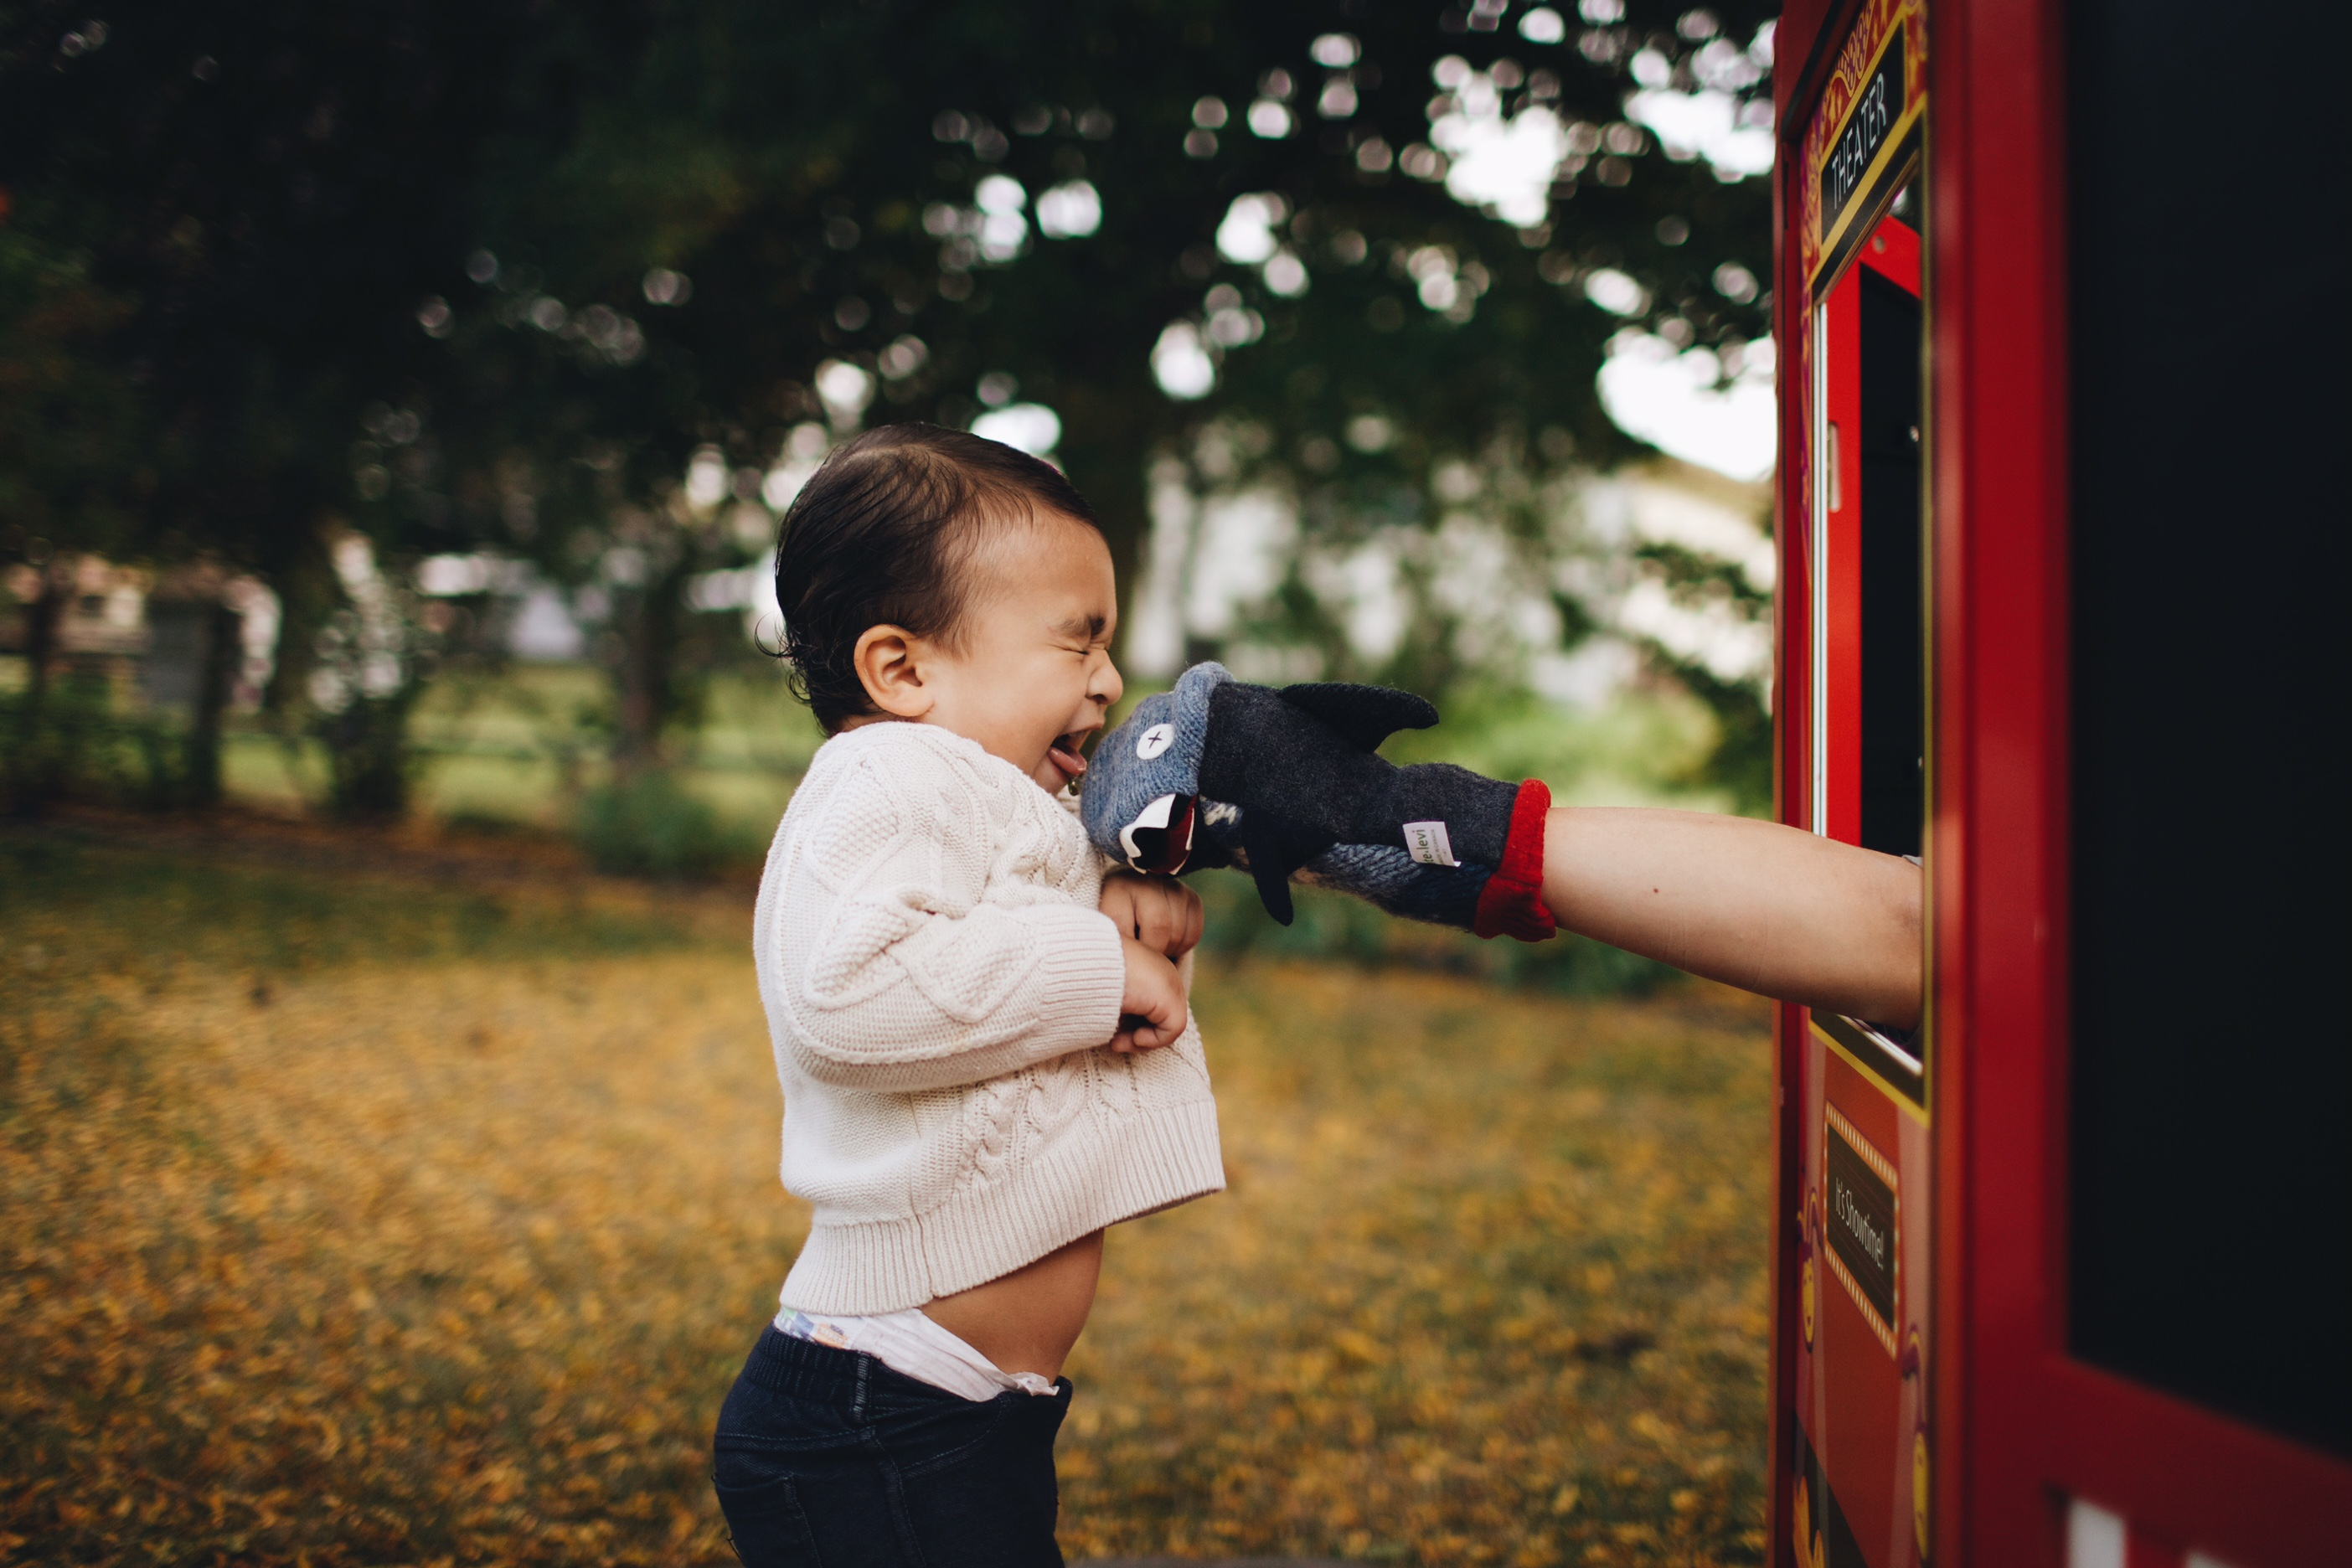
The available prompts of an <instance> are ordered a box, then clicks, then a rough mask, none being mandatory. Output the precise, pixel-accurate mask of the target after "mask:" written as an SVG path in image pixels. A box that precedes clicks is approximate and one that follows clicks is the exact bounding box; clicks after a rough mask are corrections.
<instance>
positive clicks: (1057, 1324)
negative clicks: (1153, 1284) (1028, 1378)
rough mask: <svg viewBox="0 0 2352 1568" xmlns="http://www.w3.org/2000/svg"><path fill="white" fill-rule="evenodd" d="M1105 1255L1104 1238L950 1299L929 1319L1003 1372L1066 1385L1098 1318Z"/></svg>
mask: <svg viewBox="0 0 2352 1568" xmlns="http://www.w3.org/2000/svg"><path fill="white" fill-rule="evenodd" d="M1102 1248H1103V1233H1102V1232H1100V1231H1097V1232H1095V1233H1094V1234H1093V1235H1092V1236H1082V1237H1078V1239H1077V1240H1076V1241H1074V1242H1071V1243H1070V1244H1069V1245H1068V1246H1067V1247H1061V1248H1059V1249H1058V1250H1055V1251H1053V1252H1049V1253H1047V1254H1046V1255H1045V1257H1043V1258H1039V1259H1037V1261H1036V1262H1034V1263H1031V1264H1027V1265H1025V1266H1024V1267H1023V1268H1016V1269H1014V1270H1013V1272H1012V1273H1010V1274H1007V1275H1005V1276H1004V1277H1003V1279H992V1280H990V1281H989V1282H988V1283H987V1284H985V1285H975V1286H973V1287H972V1288H971V1289H969V1290H959V1291H957V1292H956V1293H955V1294H954V1295H952V1296H942V1297H940V1299H939V1300H936V1301H933V1302H931V1303H930V1304H929V1305H928V1306H926V1307H925V1308H924V1309H923V1315H924V1316H925V1317H927V1318H929V1319H930V1320H931V1321H933V1322H935V1323H937V1324H939V1326H940V1327H941V1328H943V1329H945V1330H946V1331H948V1332H950V1333H951V1334H953V1335H955V1337H956V1338H958V1339H960V1340H961V1341H962V1342H964V1343H966V1344H968V1345H970V1346H971V1348H972V1349H974V1350H976V1351H978V1352H980V1353H981V1354H982V1355H984V1356H986V1357H987V1358H988V1359H989V1360H991V1361H992V1362H994V1363H996V1364H997V1367H998V1369H999V1370H1000V1371H1003V1372H1034V1373H1037V1374H1038V1375H1039V1376H1040V1377H1046V1378H1055V1377H1059V1376H1061V1375H1062V1363H1063V1362H1064V1360H1066V1358H1067V1357H1068V1355H1069V1353H1070V1347H1071V1346H1072V1345H1075V1344H1076V1343H1077V1342H1078V1334H1079V1332H1080V1331H1082V1330H1084V1329H1085V1328H1086V1326H1087V1313H1088V1312H1089V1311H1091V1310H1094V1304H1095V1283H1096V1281H1097V1279H1099V1278H1100V1277H1101V1275H1102Z"/></svg>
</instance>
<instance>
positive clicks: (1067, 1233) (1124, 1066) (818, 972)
mask: <svg viewBox="0 0 2352 1568" xmlns="http://www.w3.org/2000/svg"><path fill="white" fill-rule="evenodd" d="M1102 878H1103V862H1102V859H1101V858H1100V857H1099V856H1097V854H1096V853H1095V852H1094V850H1093V848H1092V847H1090V846H1089V845H1088V844H1087V837H1086V832H1085V830H1084V829H1083V828H1081V827H1080V826H1078V821H1077V818H1076V816H1075V815H1074V814H1073V813H1072V812H1071V811H1070V809H1069V808H1068V807H1067V806H1066V805H1065V804H1063V803H1062V802H1060V801H1057V800H1056V799H1055V797H1054V796H1052V795H1047V794H1046V793H1045V791H1044V790H1043V789H1041V788H1039V787H1038V786H1037V784H1036V783H1035V782H1034V780H1032V779H1030V778H1029V777H1027V776H1026V775H1025V774H1024V773H1022V772H1021V770H1020V769H1018V768H1016V767H1014V766H1013V764H1012V763H1007V762H1004V761H1003V760H1002V759H1000V758H996V757H992V756H990V755H989V754H988V753H987V752H984V751H982V749H981V748H980V746H979V745H978V744H977V743H976V742H971V741H968V740H965V739H964V738H963V737H961V736H960V735H956V734H953V733H951V732H950V731H946V730H942V729H940V728H939V727H938V726H936V725H931V724H916V723H903V722H898V721H890V722H884V723H875V724H867V725H864V726H861V727H859V728H857V729H855V730H850V731H845V732H844V733H842V734H840V735H836V736H835V737H834V738H833V739H832V740H830V741H828V742H825V743H824V746H823V747H821V748H820V749H819V750H818V752H817V753H816V758H815V760H814V762H813V763H811V764H810V766H809V771H808V776H807V777H806V778H804V779H803V781H802V782H801V786H800V788H799V790H798V791H796V792H795V793H794V794H793V802H792V806H791V808H790V809H789V810H787V811H786V812H785V813H784V820H783V824H782V826H780V827H779V828H778V829H777V830H776V840H775V844H774V846H773V847H772V848H770V850H769V851H768V866H767V871H766V874H765V875H764V876H763V877H762V878H761V882H760V903H759V912H758V915H757V918H756V919H755V921H754V922H753V926H752V942H753V947H754V951H755V953H756V957H757V963H758V969H759V975H760V996H761V1001H763V1002H764V1003H765V1004H766V1005H767V1010H768V1030H769V1034H770V1036H771V1037H772V1040H773V1042H774V1045H775V1052H776V1072H777V1075H778V1076H779V1077H780V1078H781V1079H782V1080H783V1087H784V1153H783V1163H782V1175H783V1180H784V1185H785V1186H786V1187H788V1188H790V1189H791V1190H792V1191H793V1192H794V1193H796V1194H799V1195H800V1196H802V1197H803V1198H805V1199H807V1200H808V1201H809V1203H810V1204H811V1205H814V1209H815V1215H814V1222H813V1224H812V1226H811V1228H810V1231H809V1238H808V1244H807V1246H805V1247H803V1248H802V1249H801V1255H800V1258H799V1261H798V1262H796V1263H795V1264H794V1265H793V1270H792V1274H791V1276H790V1277H789V1278H788V1279H786V1280H785V1281H784V1289H783V1300H784V1301H785V1303H786V1304H787V1305H788V1306H793V1307H797V1308H800V1309H802V1310H806V1311H811V1312H837V1313H874V1312H892V1311H898V1310H901V1309H903V1308H908V1307H919V1306H921V1305H923V1304H924V1303H926V1302H928V1301H930V1300H933V1299H935V1298H937V1297H940V1296H945V1295H950V1294H951V1293H953V1292H955V1291H958V1290H963V1289H970V1288H971V1287H972V1286H974V1285H980V1284H984V1283H985V1282H987V1281H988V1280H991V1279H997V1278H999V1277H1000V1276H1002V1275H1004V1274H1008V1273H1011V1272H1012V1271H1013V1269H1015V1268H1020V1267H1021V1266H1022V1265H1024V1264H1025V1263H1030V1262H1033V1261H1034V1260H1035V1259H1037V1258H1043V1257H1044V1256H1045V1254H1047V1253H1048V1252H1051V1251H1053V1250H1054V1249H1055V1247H1061V1246H1063V1245H1064V1244H1066V1243H1067V1242H1071V1241H1075V1240H1076V1239H1077V1238H1078V1237H1082V1236H1086V1235H1087V1234H1089V1233H1090V1232H1093V1231H1096V1230H1099V1229H1100V1228H1102V1227H1103V1226H1107V1225H1111V1224H1115V1223H1116V1222H1118V1221H1119V1220H1123V1219H1130V1218H1133V1217H1134V1216H1136V1215H1141V1214H1147V1213H1149V1212H1150V1211H1151V1210H1153V1209H1159V1208H1166V1207H1168V1206H1169V1205H1173V1204H1180V1203H1182V1202H1184V1201H1186V1200H1187V1199H1190V1198H1195V1197H1199V1196H1201V1195H1202V1194H1205V1193H1212V1192H1216V1191H1218V1190H1220V1189H1221V1188H1223V1185H1224V1171H1223V1161H1222V1159H1221V1157H1220V1155H1219V1152H1218V1147H1217V1115H1216V1103H1215V1101H1214V1100H1213V1099H1212V1098H1211V1096H1210V1092H1209V1069H1208V1063H1207V1060H1206V1058H1204V1057H1203V1055H1202V1049H1201V1037H1200V1032H1199V1030H1198V1029H1197V1028H1196V1027H1192V1026H1188V1027H1187V1028H1186V1029H1185V1031H1184V1033H1183V1036H1182V1037H1181V1038H1180V1039H1179V1040H1178V1041H1177V1042H1176V1043H1175V1044H1174V1045H1172V1046H1169V1047H1163V1048H1162V1049H1160V1050H1156V1051H1148V1052H1140V1053H1138V1054H1135V1055H1132V1056H1120V1055H1118V1054H1115V1053H1113V1052H1111V1051H1109V1050H1108V1049H1103V1048H1099V1047H1105V1046H1107V1045H1108V1042H1109V1040H1110V1037H1111V1035H1112V1033H1113V1031H1115V1030H1116V1029H1117V1028H1118V1004H1119V997H1120V994H1121V992H1122V990H1123V989H1124V980H1125V964H1124V961H1123V959H1122V957H1121V952H1120V942H1119V933H1118V926H1117V925H1116V924H1114V923H1113V922H1112V921H1110V920H1109V919H1108V918H1107V917H1106V916H1105V915H1103V914H1102V913H1101V911H1100V910H1097V908H1096V907H1095V906H1096V903H1097V900H1098V899H1099V898H1100V897H1101V890H1102Z"/></svg>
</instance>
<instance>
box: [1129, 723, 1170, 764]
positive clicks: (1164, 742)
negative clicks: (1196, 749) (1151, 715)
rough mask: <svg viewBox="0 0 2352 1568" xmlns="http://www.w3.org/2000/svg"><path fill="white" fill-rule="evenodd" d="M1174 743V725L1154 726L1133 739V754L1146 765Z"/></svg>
mask: <svg viewBox="0 0 2352 1568" xmlns="http://www.w3.org/2000/svg"><path fill="white" fill-rule="evenodd" d="M1175 743H1176V726H1175V725H1173V724H1154V725H1152V726H1151V728H1150V729H1149V730H1146V731H1144V732H1143V733H1142V734H1140V735H1138V736H1137V737H1136V738H1135V754H1136V755H1137V756H1138V757H1139V758H1141V759H1142V760H1143V761H1145V762H1147V763H1148V762H1150V760H1151V759H1152V758H1154V757H1156V756H1158V755H1160V753H1161V752H1165V751H1166V750H1167V749H1168V748H1169V747H1171V746H1172V745H1174V744H1175Z"/></svg>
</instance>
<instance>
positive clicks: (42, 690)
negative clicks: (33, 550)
mask: <svg viewBox="0 0 2352 1568" xmlns="http://www.w3.org/2000/svg"><path fill="white" fill-rule="evenodd" d="M70 586H71V584H70V583H69V582H68V579H67V577H66V573H65V569H64V567H63V566H62V565H61V564H59V563H58V562H55V561H51V562H49V563H47V564H46V565H44V566H43V567H42V568H41V591H40V592H39V593H38V594H37V595H34V598H33V602H32V603H31V604H29V605H26V606H25V658H26V662H27V663H28V664H29V665H30V667H31V668H30V672H29V677H28V680H27V683H26V688H25V714H26V721H27V722H34V721H38V719H39V716H40V711H41V704H42V703H43V701H45V700H47V697H48V694H49V666H50V665H52V664H54V663H55V662H56V661H57V657H58V621H59V620H60V619H62V618H63V617H64V616H65V608H66V595H67V592H68V589H69V588H70Z"/></svg>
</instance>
